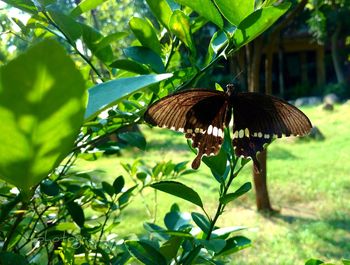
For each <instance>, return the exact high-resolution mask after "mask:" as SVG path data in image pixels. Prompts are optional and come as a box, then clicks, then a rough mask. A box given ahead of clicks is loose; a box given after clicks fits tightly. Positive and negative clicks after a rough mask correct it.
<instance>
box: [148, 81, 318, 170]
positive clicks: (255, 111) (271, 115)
mask: <svg viewBox="0 0 350 265" xmlns="http://www.w3.org/2000/svg"><path fill="white" fill-rule="evenodd" d="M232 116H233V140H232V145H233V147H234V150H235V154H236V156H238V157H239V156H243V157H245V158H248V157H251V158H252V159H253V161H254V164H255V165H256V166H258V165H259V163H258V161H257V158H256V155H257V153H258V152H261V151H262V150H263V149H264V145H265V144H269V143H271V141H272V139H273V138H275V137H278V138H279V137H282V135H285V136H290V135H295V136H298V135H299V136H303V135H306V134H308V133H309V132H310V130H311V127H312V125H311V122H310V120H309V119H308V117H307V116H306V115H305V114H304V113H303V112H302V111H300V110H299V109H298V108H296V107H294V106H293V105H291V104H289V103H288V102H286V101H284V100H282V99H280V98H277V97H274V96H269V95H264V94H259V93H250V92H242V93H240V92H237V91H236V90H235V89H234V87H233V85H227V87H226V91H225V92H222V91H216V90H208V89H190V90H185V91H181V92H177V93H175V94H172V95H169V96H166V97H164V98H162V99H160V100H158V101H156V102H155V103H153V104H152V105H150V106H149V107H148V109H147V110H146V112H145V115H144V120H145V121H146V122H148V123H149V124H151V125H157V126H159V127H162V128H168V129H171V130H176V131H180V132H183V133H185V136H186V138H190V139H192V146H193V147H194V148H197V149H198V153H197V156H196V158H195V159H194V160H193V162H192V168H193V169H197V168H198V167H199V166H200V162H201V158H202V156H203V155H207V156H211V155H217V154H218V153H219V151H220V148H221V145H222V143H223V138H224V128H225V127H228V126H229V123H230V120H231V118H232Z"/></svg>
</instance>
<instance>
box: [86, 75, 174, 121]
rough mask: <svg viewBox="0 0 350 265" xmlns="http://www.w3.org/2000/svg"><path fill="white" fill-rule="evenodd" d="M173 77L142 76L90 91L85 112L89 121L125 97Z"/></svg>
mask: <svg viewBox="0 0 350 265" xmlns="http://www.w3.org/2000/svg"><path fill="white" fill-rule="evenodd" d="M170 77H172V74H161V75H142V76H136V77H128V78H119V79H115V80H111V81H108V82H105V83H102V84H98V85H96V86H94V87H92V88H90V89H89V101H88V106H87V109H86V112H85V118H86V119H87V120H89V119H92V118H94V117H95V116H96V115H97V114H98V113H100V112H101V111H103V110H105V109H107V108H108V107H111V106H113V105H115V104H116V103H117V102H119V101H120V100H122V99H123V98H124V97H127V96H130V95H131V94H132V93H134V92H136V91H137V90H139V89H142V88H144V87H147V86H149V85H152V84H155V83H158V82H160V81H162V80H165V79H168V78H170Z"/></svg>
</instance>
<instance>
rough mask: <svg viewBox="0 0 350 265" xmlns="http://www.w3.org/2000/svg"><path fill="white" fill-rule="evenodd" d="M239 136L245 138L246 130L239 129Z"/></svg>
mask: <svg viewBox="0 0 350 265" xmlns="http://www.w3.org/2000/svg"><path fill="white" fill-rule="evenodd" d="M238 137H239V138H243V137H244V130H239V132H238Z"/></svg>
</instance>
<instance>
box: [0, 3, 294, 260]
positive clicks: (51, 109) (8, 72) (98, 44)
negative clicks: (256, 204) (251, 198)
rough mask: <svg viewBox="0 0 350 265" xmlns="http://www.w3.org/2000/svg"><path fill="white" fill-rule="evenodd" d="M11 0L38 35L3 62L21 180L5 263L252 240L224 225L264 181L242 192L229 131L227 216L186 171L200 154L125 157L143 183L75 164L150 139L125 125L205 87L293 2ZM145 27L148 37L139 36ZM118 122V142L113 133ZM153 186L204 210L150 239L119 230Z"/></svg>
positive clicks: (8, 150)
mask: <svg viewBox="0 0 350 265" xmlns="http://www.w3.org/2000/svg"><path fill="white" fill-rule="evenodd" d="M5 2H6V3H8V4H9V5H11V6H13V7H15V8H18V9H20V10H22V11H23V12H26V13H27V14H29V15H30V18H29V20H28V21H27V23H26V24H24V23H22V24H21V25H20V27H21V34H23V35H22V37H23V38H24V39H26V38H27V41H28V40H30V39H33V40H34V42H37V44H36V45H33V47H31V48H30V49H28V50H27V51H26V52H25V53H23V54H22V55H20V56H19V57H18V58H17V59H15V60H13V61H11V62H9V63H8V64H7V65H5V66H3V67H2V68H1V72H0V73H1V75H0V96H1V101H0V102H1V106H0V117H1V118H2V120H3V122H4V123H5V124H6V127H5V129H2V130H1V131H0V138H1V139H5V141H4V142H5V144H3V145H2V146H1V164H0V176H1V178H2V179H3V180H6V181H7V182H8V183H11V184H13V185H15V186H16V188H17V189H12V187H13V186H11V185H8V184H3V185H2V187H1V191H2V193H1V194H2V196H3V199H2V202H3V203H2V207H1V214H0V220H1V221H2V222H1V225H0V227H1V229H0V230H1V232H0V237H1V240H2V241H3V242H4V244H3V246H2V252H1V253H0V260H5V259H6V260H16V262H15V263H17V264H26V263H27V261H34V262H37V263H47V262H49V263H50V262H56V261H60V262H62V263H69V264H70V263H83V262H85V263H102V264H109V263H113V264H125V263H128V262H133V260H134V259H137V260H139V261H141V262H143V263H145V264H171V263H173V262H176V263H178V264H192V263H194V262H196V263H208V262H209V263H217V262H222V261H225V260H226V259H227V255H229V254H232V253H235V252H237V251H240V250H241V249H243V248H246V247H248V246H250V240H249V239H247V238H245V237H243V236H239V235H237V234H236V233H237V232H238V231H240V230H242V229H243V228H242V227H229V228H219V227H217V225H216V222H217V220H218V218H219V217H220V216H221V215H222V213H223V211H224V209H225V207H226V205H227V204H228V203H231V202H232V201H233V200H235V199H237V198H238V197H240V196H241V195H243V194H244V193H246V192H247V191H249V189H250V187H251V185H250V184H249V183H246V184H244V185H243V186H242V187H240V188H239V189H237V190H236V191H233V192H229V188H230V186H231V183H232V181H233V180H234V178H236V176H237V175H238V173H239V172H240V170H241V169H242V168H243V166H244V165H245V164H246V162H247V161H245V160H241V159H237V158H236V157H234V155H233V152H232V146H231V140H230V135H229V133H228V132H226V135H225V141H226V142H227V144H226V145H225V146H226V147H225V148H223V150H222V152H223V154H224V155H223V157H224V161H226V163H217V161H216V160H215V158H214V159H208V160H207V161H205V163H206V165H207V166H209V167H210V169H211V171H212V173H213V177H214V178H215V179H216V180H217V184H218V185H219V187H220V188H219V190H220V193H219V198H218V206H217V210H216V212H215V213H214V214H213V216H211V215H210V214H208V212H207V210H206V209H205V208H204V205H203V198H202V197H201V195H200V194H198V193H197V192H196V191H194V190H193V189H192V188H191V187H188V186H185V185H184V184H182V183H181V182H179V181H177V180H176V178H178V177H179V176H181V175H183V174H188V173H191V171H188V170H187V169H186V163H179V164H174V163H172V162H171V161H169V162H161V163H157V164H156V165H155V166H153V167H152V166H150V165H145V164H143V162H142V161H135V162H134V163H132V164H125V165H123V167H124V169H125V171H126V175H129V176H130V178H131V179H132V180H133V185H130V184H127V183H126V182H125V177H124V176H118V177H116V178H115V180H114V181H113V182H112V183H109V182H105V181H102V182H100V181H96V179H95V176H99V174H98V173H97V172H79V171H74V168H73V167H72V165H74V163H75V161H76V159H77V158H80V159H86V160H94V159H98V158H99V157H101V155H102V154H104V153H113V152H118V151H119V150H120V149H121V148H123V146H124V145H125V142H127V143H128V144H130V145H132V146H136V147H138V148H143V147H144V145H145V139H144V138H143V136H142V134H140V133H139V132H137V131H131V132H130V131H128V130H126V131H125V130H124V131H123V129H124V128H125V127H126V126H134V125H135V124H138V123H139V122H141V121H142V119H141V117H142V115H143V113H144V111H145V106H146V105H147V104H149V103H150V102H152V101H153V100H154V99H155V98H157V97H162V96H165V95H167V94H168V93H170V92H172V91H175V90H180V89H184V88H186V87H188V86H189V85H195V84H196V83H197V82H198V81H199V80H200V79H201V77H202V76H203V75H204V74H205V73H206V72H207V71H209V70H210V69H212V67H214V66H215V65H217V64H218V62H219V61H220V60H222V59H225V58H227V57H228V56H229V55H231V54H232V53H234V52H236V51H237V50H239V49H240V48H241V47H243V46H244V45H246V44H247V43H249V42H250V41H252V40H253V39H254V38H256V37H257V36H258V35H259V34H261V33H262V32H264V31H265V30H266V29H267V28H268V27H269V26H271V25H272V24H273V23H274V22H275V21H276V20H277V19H278V18H279V17H280V16H282V15H283V14H284V13H285V12H286V11H287V9H288V8H289V6H290V4H289V3H288V2H283V3H277V1H253V0H250V1H246V0H245V1H242V5H237V6H234V7H230V5H229V4H230V1H219V0H215V1H209V0H208V1H203V2H201V4H200V5H199V4H197V3H198V2H194V1H187V0H181V1H180V0H178V1H170V0H169V1H166V0H147V1H146V2H147V6H148V7H149V9H147V10H148V11H145V10H143V9H139V10H138V12H136V13H135V16H132V14H131V13H132V12H130V7H129V6H128V5H127V4H125V6H124V7H125V9H124V10H122V11H120V10H119V9H118V8H117V7H118V6H117V4H116V2H115V3H114V4H111V5H112V6H113V7H114V8H113V10H114V11H117V12H116V13H113V12H112V11H111V12H105V11H107V10H106V9H105V8H106V5H107V2H104V1H97V0H85V1H81V2H79V3H72V2H70V1H67V2H61V1H57V2H55V1H33V2H32V1H30V0H6V1H5ZM123 3H129V2H127V1H125V2H123ZM243 3H244V4H243ZM140 5H141V6H145V7H146V5H145V3H141V4H140ZM139 7H140V6H139ZM228 8H231V9H230V10H228ZM108 11H109V10H108ZM120 12H125V13H120ZM232 12H236V13H232ZM145 14H152V15H151V16H150V17H148V18H147V16H145ZM233 14H237V16H235V15H233ZM118 16H121V17H122V18H119V17H118ZM16 21H17V23H18V24H20V22H19V21H20V20H19V19H17V20H16ZM126 21H128V23H126ZM120 25H123V28H120V27H119V26H120ZM125 25H127V26H128V28H127V29H126V28H125ZM204 29H207V30H210V31H212V32H214V33H213V34H211V36H210V38H209V39H208V40H207V42H206V43H201V46H204V47H205V49H204V50H205V52H204V54H203V53H201V52H199V51H200V50H201V49H203V48H201V49H200V47H199V46H198V43H197V42H196V39H197V38H198V36H199V32H200V31H201V30H204ZM125 31H127V32H125ZM131 33H132V35H133V36H134V39H133V40H132V41H129V40H127V38H129V37H130V35H131ZM43 39H44V41H42V40H43ZM47 39H56V40H58V42H59V43H60V44H61V45H60V44H59V43H58V42H57V41H54V40H47ZM28 43H29V42H28ZM128 43H130V45H128V46H124V45H126V44H128ZM62 47H65V50H64V49H63V48H62ZM120 47H124V48H123V49H122V50H121V49H120ZM121 55H122V56H121ZM15 71H16V72H15ZM18 75H20V78H18ZM86 88H88V89H86ZM15 93H19V94H21V97H20V98H18V97H14V96H13V95H14V94H15ZM86 94H88V96H87V97H86ZM115 133H116V134H117V135H118V137H119V138H118V141H109V140H108V139H109V138H108V136H109V135H111V134H115ZM106 139H107V140H106ZM11 141H12V145H11V144H10V143H11ZM123 142H124V143H123ZM14 145H15V146H14ZM221 155H222V154H221ZM150 188H153V189H155V191H162V192H166V193H168V194H169V196H170V195H173V196H177V197H179V198H182V199H184V200H186V201H188V202H190V203H193V204H195V205H197V206H198V207H199V208H200V210H201V212H193V213H192V214H191V217H192V219H189V218H187V215H185V214H184V213H183V212H181V210H180V209H179V207H178V206H177V205H173V206H172V208H171V209H170V211H169V212H168V213H166V214H165V216H164V224H165V226H161V225H158V224H155V223H152V222H147V223H145V224H144V226H145V230H146V233H145V234H143V235H141V236H140V237H138V238H133V239H128V238H125V239H123V240H121V239H120V238H118V237H117V236H115V237H111V236H110V234H111V233H112V232H113V231H116V230H117V229H118V227H117V226H118V224H119V222H120V220H121V217H122V213H123V211H124V209H125V208H126V207H127V206H128V205H129V204H130V202H131V201H132V199H133V197H134V196H138V195H139V196H141V197H142V193H143V190H144V189H150ZM146 211H147V212H150V207H148V206H147V204H146ZM151 215H152V213H151ZM4 221H6V222H4ZM140 221H141V220H140ZM33 242H34V243H33ZM15 253H16V254H15ZM24 256H25V257H26V258H24Z"/></svg>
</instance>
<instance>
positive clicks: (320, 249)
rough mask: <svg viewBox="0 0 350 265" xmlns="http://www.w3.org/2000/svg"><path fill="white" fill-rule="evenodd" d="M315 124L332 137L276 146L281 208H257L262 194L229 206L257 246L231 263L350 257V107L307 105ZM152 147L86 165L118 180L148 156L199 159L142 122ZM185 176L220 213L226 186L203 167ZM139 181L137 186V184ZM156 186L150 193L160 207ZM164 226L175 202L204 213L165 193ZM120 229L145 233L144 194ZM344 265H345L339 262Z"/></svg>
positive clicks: (272, 188)
mask: <svg viewBox="0 0 350 265" xmlns="http://www.w3.org/2000/svg"><path fill="white" fill-rule="evenodd" d="M303 110H304V111H305V113H306V114H307V115H308V116H309V117H310V119H311V121H312V123H313V124H314V125H316V126H318V128H319V129H320V130H321V131H322V133H323V134H324V135H325V137H326V139H325V140H324V141H314V140H304V139H302V140H300V139H291V138H285V139H279V140H277V141H275V142H274V143H272V144H271V145H270V146H269V148H268V187H269V193H270V197H271V201H272V205H273V207H274V208H275V209H278V210H279V213H277V214H275V215H273V216H265V215H263V214H259V213H257V212H256V210H255V197H254V191H251V192H249V193H248V194H247V195H245V196H243V197H241V198H240V199H239V200H237V201H235V202H234V203H232V204H230V205H228V207H227V208H226V212H225V213H224V215H223V216H221V217H220V219H219V222H218V225H219V226H235V225H244V226H247V227H248V228H249V229H248V230H246V231H245V232H242V234H244V235H245V236H247V237H249V238H250V239H251V240H252V242H253V246H252V247H251V248H248V249H245V250H243V251H241V252H239V253H237V254H235V255H233V256H232V261H231V263H230V264H271V265H272V264H273V265H275V264H286V265H288V264H304V262H305V260H307V259H308V258H311V257H317V258H319V259H323V260H326V261H333V262H336V261H338V262H339V260H340V259H341V258H350V164H349V161H350V104H347V105H339V106H336V107H335V110H334V111H333V112H327V111H323V110H322V109H321V108H320V107H313V108H305V109H303ZM142 131H143V132H144V134H145V135H146V139H147V141H148V147H147V150H146V151H139V150H137V149H131V148H130V149H127V150H125V151H123V154H122V156H121V157H108V158H104V159H100V160H98V161H96V162H85V161H79V166H80V167H83V168H84V169H96V168H101V169H103V170H105V172H106V173H105V175H104V179H105V180H109V181H112V179H114V178H115V177H116V176H117V175H120V174H123V175H126V174H125V172H124V171H123V169H122V167H121V166H120V162H124V163H125V162H132V161H133V160H135V159H142V160H144V161H145V163H147V164H148V165H150V166H153V165H154V164H155V162H160V161H167V160H172V161H174V162H180V161H184V160H187V161H192V159H193V158H194V154H192V153H191V152H190V151H189V149H188V147H187V144H186V140H185V138H184V137H183V136H182V135H181V134H178V133H174V132H171V131H168V130H164V129H157V128H153V129H150V128H148V127H146V126H145V127H142ZM250 180H251V165H250V164H248V165H247V166H246V168H245V169H244V170H243V171H242V174H240V175H239V176H238V178H237V180H236V181H234V183H233V184H232V186H233V187H232V188H233V189H234V188H237V187H239V185H240V184H242V183H244V182H246V181H250ZM179 181H181V182H183V183H185V184H186V185H189V186H191V187H192V188H193V189H195V190H196V191H197V192H198V193H199V194H200V195H201V196H202V197H203V198H204V201H205V208H206V209H208V212H209V213H211V214H212V215H213V214H214V211H215V209H216V206H217V203H218V183H217V182H216V180H215V179H214V178H213V177H212V176H211V174H210V172H209V170H208V168H207V167H206V166H205V165H204V164H203V165H202V166H201V167H200V169H199V170H198V171H196V172H195V173H193V174H190V175H186V176H184V177H181V178H180V179H179ZM130 185H131V183H130ZM153 195H154V193H153V190H152V189H147V190H146V191H145V196H146V201H147V202H148V203H149V204H150V205H152V201H153V200H154V197H153ZM158 201H159V205H158V209H157V216H158V223H159V224H160V225H163V223H162V219H161V217H162V216H164V214H165V213H166V212H167V211H168V209H169V208H170V206H171V204H172V203H174V202H177V203H179V205H180V207H181V209H182V211H188V212H191V211H194V210H195V211H200V210H199V209H198V208H196V207H195V206H193V205H191V204H190V203H187V202H183V201H181V200H179V199H176V198H174V197H172V196H171V195H167V194H162V193H158ZM123 220H124V221H122V223H121V224H120V225H119V226H118V227H117V230H116V233H117V234H119V235H121V236H125V235H128V234H130V233H135V232H136V233H137V232H143V228H142V223H143V222H144V221H148V220H150V217H149V216H148V215H147V214H146V211H145V208H144V206H143V203H142V198H141V197H136V198H135V199H134V201H133V202H132V203H131V204H130V206H128V208H127V210H126V211H125V212H124V215H123ZM339 264H340V263H339Z"/></svg>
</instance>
